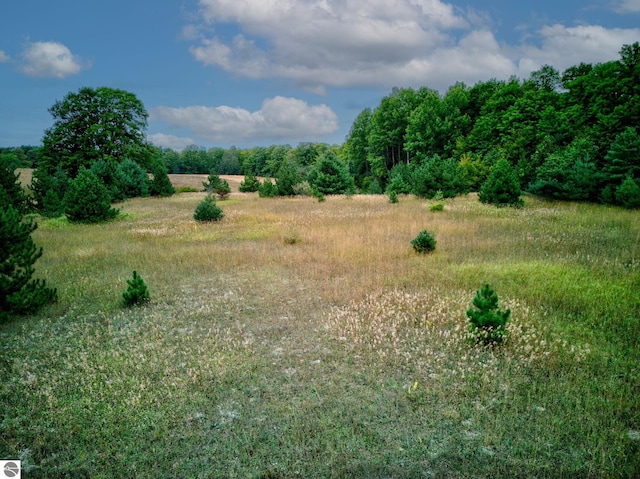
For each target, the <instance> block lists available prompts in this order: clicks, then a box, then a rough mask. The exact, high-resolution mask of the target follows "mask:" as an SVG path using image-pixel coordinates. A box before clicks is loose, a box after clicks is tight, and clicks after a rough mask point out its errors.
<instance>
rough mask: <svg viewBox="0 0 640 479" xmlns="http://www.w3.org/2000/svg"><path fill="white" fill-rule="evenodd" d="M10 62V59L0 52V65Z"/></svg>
mask: <svg viewBox="0 0 640 479" xmlns="http://www.w3.org/2000/svg"><path fill="white" fill-rule="evenodd" d="M10 60H11V57H10V56H9V55H7V54H6V53H5V52H3V51H2V50H0V63H7V62H8V61H10Z"/></svg>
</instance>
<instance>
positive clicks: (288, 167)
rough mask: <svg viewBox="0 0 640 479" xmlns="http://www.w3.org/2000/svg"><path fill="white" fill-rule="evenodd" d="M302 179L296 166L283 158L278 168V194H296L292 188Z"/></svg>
mask: <svg viewBox="0 0 640 479" xmlns="http://www.w3.org/2000/svg"><path fill="white" fill-rule="evenodd" d="M301 181H302V176H301V175H300V173H299V171H298V167H297V166H296V165H295V164H294V162H293V161H291V160H285V161H283V162H282V165H280V168H278V172H277V177H276V186H277V187H278V194H279V195H280V196H293V195H295V194H296V192H295V190H294V188H295V186H296V185H297V184H299V183H300V182H301Z"/></svg>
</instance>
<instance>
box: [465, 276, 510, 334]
mask: <svg viewBox="0 0 640 479" xmlns="http://www.w3.org/2000/svg"><path fill="white" fill-rule="evenodd" d="M472 304H473V306H475V309H473V308H471V309H468V310H467V317H468V318H469V320H470V321H471V328H470V331H471V333H472V334H473V335H474V336H475V338H476V342H483V343H484V344H485V345H495V344H500V343H501V342H502V340H503V338H504V336H505V334H506V324H507V321H508V320H509V316H510V315H511V310H510V309H506V310H504V311H501V310H500V308H499V307H498V295H497V294H496V292H495V291H494V290H493V289H491V286H489V285H488V284H485V285H484V287H483V288H482V289H480V290H478V291H477V292H476V296H475V297H474V298H473V302H472Z"/></svg>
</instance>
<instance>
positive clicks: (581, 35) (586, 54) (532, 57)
mask: <svg viewBox="0 0 640 479" xmlns="http://www.w3.org/2000/svg"><path fill="white" fill-rule="evenodd" d="M539 33H540V37H541V38H542V44H541V45H542V46H541V47H533V46H525V47H522V48H521V49H520V51H519V52H518V53H519V58H520V60H519V71H518V76H520V77H521V78H527V77H528V76H529V74H530V73H531V72H532V71H535V70H537V69H538V68H540V67H541V66H542V65H545V64H548V65H553V66H554V67H555V68H556V69H558V70H559V71H560V72H562V71H564V70H565V69H566V68H568V67H570V66H573V65H577V64H579V63H580V62H584V63H601V62H607V61H611V60H615V59H617V58H619V54H618V53H619V51H620V49H621V48H622V46H623V45H624V44H630V43H633V42H635V41H637V40H638V38H640V29H637V28H636V29H619V28H614V29H607V28H604V27H601V26H596V25H583V26H577V27H565V26H564V25H552V26H547V27H544V28H543V29H542V30H540V32H539Z"/></svg>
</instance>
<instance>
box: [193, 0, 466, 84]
mask: <svg viewBox="0 0 640 479" xmlns="http://www.w3.org/2000/svg"><path fill="white" fill-rule="evenodd" d="M200 4H201V6H202V12H201V13H202V16H203V19H204V21H206V22H208V23H213V24H214V26H215V24H217V23H229V22H230V23H235V24H237V25H239V26H240V32H241V33H239V34H237V35H235V36H234V37H233V38H230V39H223V38H221V37H220V35H215V36H213V37H211V38H203V37H202V35H201V40H200V42H199V43H198V44H196V45H194V46H193V47H192V48H191V50H190V51H191V53H192V54H193V56H194V57H195V58H196V59H197V60H199V61H201V62H202V63H204V64H205V65H213V66H217V67H220V68H222V69H224V70H226V71H229V72H232V73H235V74H239V75H242V76H246V77H250V78H269V77H272V78H273V77H279V78H290V79H293V80H294V81H296V82H297V83H299V84H301V85H302V86H304V87H307V88H309V89H319V88H321V87H323V86H359V85H364V84H376V85H385V86H386V85H389V84H392V83H391V82H390V81H389V80H388V79H387V78H386V76H387V75H386V74H387V73H389V72H391V71H393V69H394V68H399V69H406V68H409V69H411V63H412V62H413V61H414V60H415V59H416V58H423V57H424V55H425V54H426V53H427V52H429V51H432V50H433V49H435V48H440V47H443V46H445V45H447V44H449V43H451V38H450V37H449V35H448V34H447V33H446V32H447V31H449V30H452V29H461V28H468V23H467V22H466V20H464V19H463V18H462V17H461V16H459V15H457V14H456V13H455V12H454V9H453V7H452V6H451V5H448V4H445V3H442V2H441V1H440V0H352V1H349V2H344V1H335V0H334V1H332V0H266V1H263V0H201V1H200ZM380 72H382V73H385V74H384V75H383V76H382V77H377V76H376V75H377V74H378V73H380Z"/></svg>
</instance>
